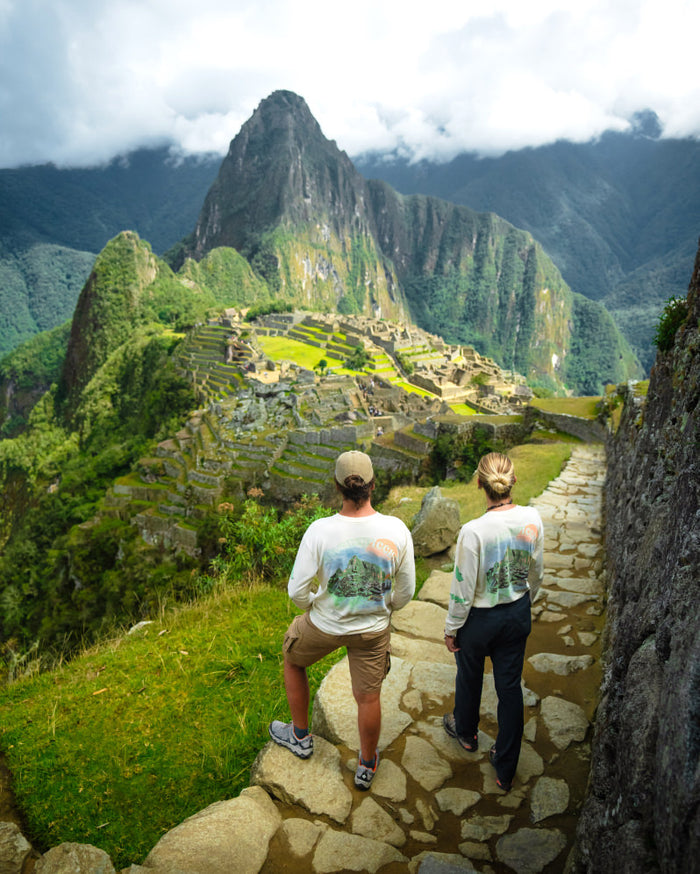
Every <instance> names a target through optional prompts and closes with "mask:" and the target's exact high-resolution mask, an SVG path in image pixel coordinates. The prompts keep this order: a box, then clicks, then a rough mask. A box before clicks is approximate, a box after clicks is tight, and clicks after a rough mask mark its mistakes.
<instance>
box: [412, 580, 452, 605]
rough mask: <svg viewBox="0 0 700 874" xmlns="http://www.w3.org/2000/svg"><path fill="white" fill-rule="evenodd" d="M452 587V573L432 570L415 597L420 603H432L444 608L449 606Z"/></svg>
mask: <svg viewBox="0 0 700 874" xmlns="http://www.w3.org/2000/svg"><path fill="white" fill-rule="evenodd" d="M451 587H452V571H450V572H449V573H448V572H447V571H440V570H434V571H433V572H432V573H431V574H430V576H429V577H428V579H427V580H426V581H425V582H424V583H423V585H422V586H421V588H420V592H418V595H417V597H418V598H419V600H421V601H432V602H433V603H435V604H439V605H440V607H444V608H445V610H447V608H448V607H449V605H450V588H451Z"/></svg>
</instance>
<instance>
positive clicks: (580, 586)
mask: <svg viewBox="0 0 700 874" xmlns="http://www.w3.org/2000/svg"><path fill="white" fill-rule="evenodd" d="M556 584H557V586H559V588H560V589H566V590H567V591H568V592H581V594H583V595H602V594H603V592H604V591H605V589H604V587H603V583H602V582H601V581H600V580H598V579H595V578H593V579H587V580H582V579H580V578H579V577H557V579H556Z"/></svg>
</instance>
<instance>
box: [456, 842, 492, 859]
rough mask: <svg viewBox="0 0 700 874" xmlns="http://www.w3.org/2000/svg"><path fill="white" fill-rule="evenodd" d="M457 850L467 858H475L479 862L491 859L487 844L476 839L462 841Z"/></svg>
mask: <svg viewBox="0 0 700 874" xmlns="http://www.w3.org/2000/svg"><path fill="white" fill-rule="evenodd" d="M459 852H460V853H461V854H462V855H463V856H466V857H467V859H477V860H478V861H479V862H490V861H491V860H492V859H493V856H492V855H491V850H489V845H488V844H482V843H481V842H477V841H462V843H461V844H460V845H459Z"/></svg>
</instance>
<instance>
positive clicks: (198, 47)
mask: <svg viewBox="0 0 700 874" xmlns="http://www.w3.org/2000/svg"><path fill="white" fill-rule="evenodd" d="M699 38H700V2H699V0H576V2H573V0H531V2H529V3H525V2H523V0H480V2H478V3H477V2H474V0H429V2H426V3H421V4H420V6H419V7H416V6H415V5H414V4H411V3H410V2H407V0H352V2H350V3H343V4H341V3H337V4H334V3H329V2H328V0H323V2H321V0H0V167H13V166H18V165H20V164H28V163H44V162H47V161H53V162H55V163H56V164H58V165H60V166H85V165H93V164H97V163H101V162H104V161H107V160H109V159H111V158H112V157H114V156H115V155H118V154H123V153H125V152H127V151H129V150H131V149H134V148H137V147H139V146H144V145H159V144H162V143H171V142H172V143H174V144H176V145H177V146H178V147H179V148H180V149H182V150H183V151H185V152H202V151H215V152H219V153H221V154H223V153H225V151H226V150H227V148H228V144H229V142H230V141H231V139H233V137H234V136H235V135H236V134H237V133H238V131H239V129H240V127H241V125H242V124H243V123H244V122H245V121H246V119H247V118H249V117H250V115H251V114H252V112H253V110H254V109H255V107H256V106H257V105H258V103H259V102H260V101H261V100H262V99H264V98H265V97H267V96H268V95H269V94H270V93H271V92H272V91H275V90H277V89H279V88H284V89H288V90H291V91H295V92H296V93H297V94H299V95H301V96H302V97H303V98H304V99H305V100H306V102H307V103H308V105H309V108H310V109H311V112H312V113H313V114H314V116H315V117H316V119H317V120H318V121H319V123H320V125H321V127H322V129H323V132H324V133H325V135H326V136H327V137H329V138H330V139H334V140H336V142H337V143H338V145H339V146H340V148H342V149H344V150H345V151H346V152H348V153H349V154H350V155H351V156H357V155H358V154H360V153H361V152H363V151H367V150H372V149H378V150H389V149H394V148H397V149H399V150H400V151H401V152H402V153H403V154H406V155H408V156H410V157H412V158H423V157H426V158H432V159H438V160H446V159H449V158H451V157H453V156H454V155H455V154H457V153H458V152H460V151H478V152H480V153H486V154H498V153H501V152H503V151H506V150H508V149H513V148H520V147H523V146H527V145H541V144H544V143H548V142H552V141H553V140H555V139H558V138H566V139H572V140H576V141H582V140H588V139H590V138H592V137H594V136H596V135H598V134H599V133H601V132H602V131H603V130H606V129H610V128H613V129H618V130H624V129H625V127H626V126H627V124H628V119H629V118H630V116H631V115H632V114H633V113H634V112H635V111H639V110H642V109H646V108H651V109H653V110H654V111H656V112H657V114H658V115H659V117H660V119H661V122H662V125H663V126H664V135H665V136H698V135H700V70H699V67H698V48H697V46H698V39H699Z"/></svg>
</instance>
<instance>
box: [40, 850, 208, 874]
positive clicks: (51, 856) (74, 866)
mask: <svg viewBox="0 0 700 874" xmlns="http://www.w3.org/2000/svg"><path fill="white" fill-rule="evenodd" d="M201 870H202V871H203V870H204V869H203V868H202V869H201ZM34 874H116V872H115V870H114V865H113V864H112V860H111V859H110V858H109V856H108V855H107V853H105V851H104V850H100V849H98V848H97V847H93V846H91V845H90V844H74V843H65V844H59V845H58V846H57V847H52V848H51V849H50V850H49V851H48V853H45V854H44V855H43V856H42V857H41V858H40V859H39V861H38V862H37V863H36V867H35V868H34ZM171 874H178V872H176V871H175V870H172V871H171ZM193 874H195V872H194V870H193Z"/></svg>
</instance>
